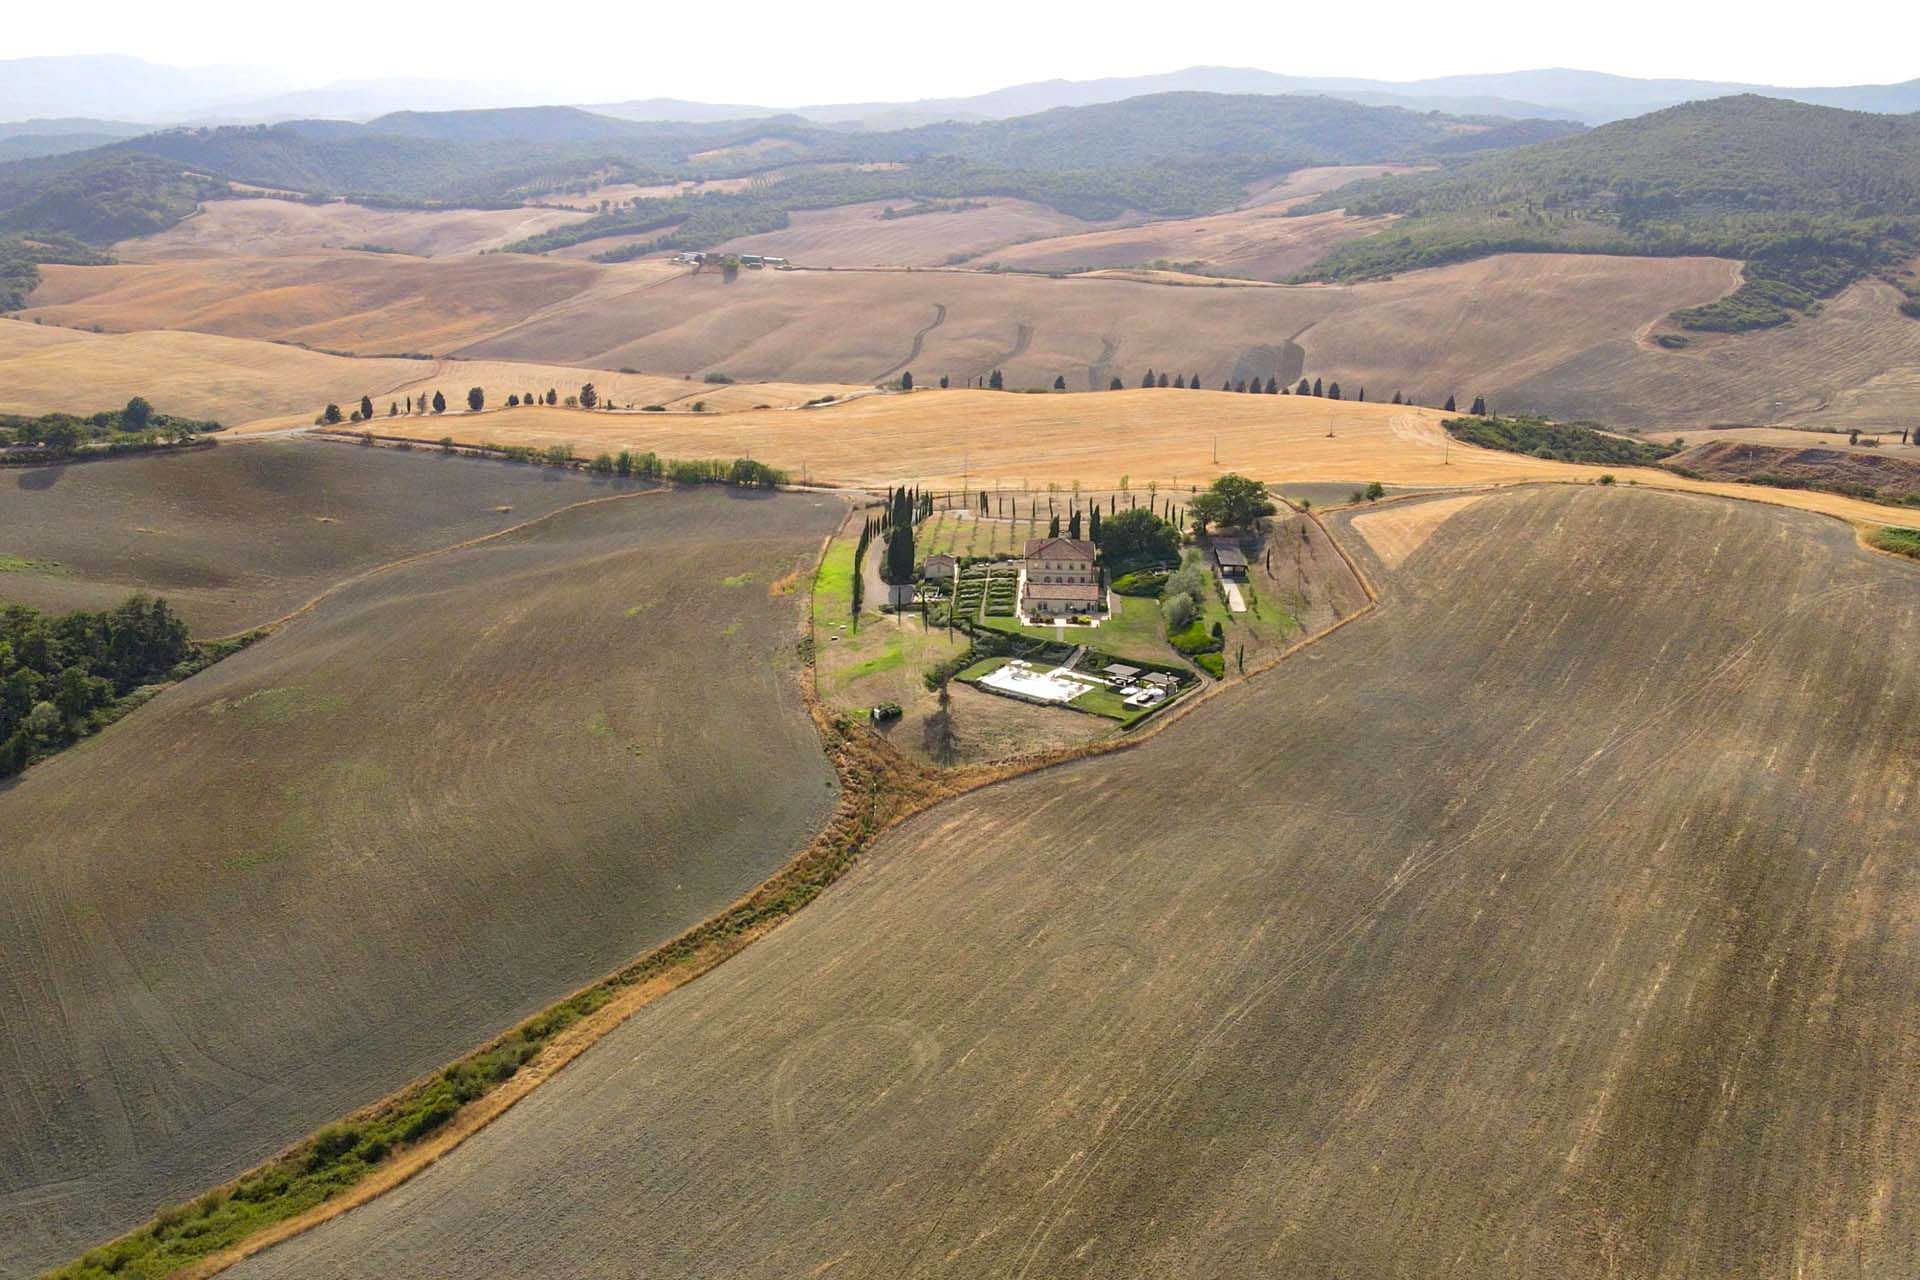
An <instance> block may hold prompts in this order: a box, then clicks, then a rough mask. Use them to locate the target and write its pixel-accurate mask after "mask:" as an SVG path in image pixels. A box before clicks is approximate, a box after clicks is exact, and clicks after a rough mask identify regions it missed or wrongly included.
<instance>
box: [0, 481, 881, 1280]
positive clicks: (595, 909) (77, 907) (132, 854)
mask: <svg viewBox="0 0 1920 1280" xmlns="http://www.w3.org/2000/svg"><path fill="white" fill-rule="evenodd" d="M276 447H280V448H302V449H306V450H309V451H311V450H326V451H328V452H329V453H331V454H337V455H339V456H341V457H344V458H346V459H350V460H359V463H358V465H359V466H360V467H361V469H362V470H363V471H372V470H373V469H375V468H378V469H379V470H382V471H384V470H386V469H387V468H389V467H392V466H394V465H395V464H400V463H406V462H407V461H408V460H407V459H405V458H400V457H396V456H395V455H393V454H391V453H385V452H378V453H376V452H375V451H362V450H357V449H352V448H349V447H345V446H337V445H327V446H323V445H317V444H306V445H300V446H293V445H286V446H265V445H263V446H246V448H247V449H249V450H252V451H256V452H264V451H266V450H268V449H271V448H276ZM233 452H236V453H238V452H241V449H240V448H235V449H234V450H233ZM182 461H186V460H182ZM116 465H117V464H100V466H99V469H101V470H107V469H110V468H112V467H114V466H116ZM435 465H443V466H444V467H445V468H447V469H448V470H449V471H454V470H458V471H462V472H464V473H466V474H468V475H469V476H470V483H471V484H472V485H473V487H474V488H475V489H479V488H484V487H485V486H486V485H487V484H488V482H489V480H490V478H491V477H493V476H494V475H495V470H496V469H495V468H494V467H492V466H491V465H489V464H484V463H476V462H471V461H466V460H461V459H444V460H438V461H437V462H436V463H435ZM538 482H539V483H541V484H544V485H546V486H547V487H549V488H550V489H552V490H553V491H554V492H555V493H556V494H559V495H564V496H565V497H566V498H569V499H572V500H580V499H588V498H593V497H596V496H604V495H607V494H608V493H610V492H612V491H611V490H609V489H608V488H607V487H605V486H596V485H592V484H589V483H588V482H587V481H586V480H585V478H584V477H580V476H576V475H555V474H553V473H547V474H546V475H544V476H540V477H538ZM156 483H157V482H156ZM336 496H337V495H336ZM367 496H369V497H370V496H371V495H367ZM397 501H398V503H399V504H401V505H404V504H405V503H406V501H407V498H406V496H405V495H404V494H402V495H399V496H398V499H397ZM843 513H844V507H843V505H842V504H841V503H839V502H838V501H837V500H835V499H831V498H827V497H823V496H806V495H771V494H763V495H759V496H748V495H745V494H741V493H739V492H735V491H722V490H718V489H705V490H698V491H692V492H671V493H639V494H637V496H628V497H624V498H616V499H615V500H613V501H609V502H603V503H600V504H597V505H594V506H589V507H579V508H573V509H571V510H568V511H565V512H563V513H561V514H557V515H555V516H553V517H552V518H550V519H548V520H546V521H543V522H541V523H538V524H535V525H533V526H531V527H529V528H526V529H524V530H522V531H520V532H517V533H513V534H510V535H508V536H506V537H502V538H498V539H494V540H492V541H487V542H482V543H479V544H476V545H473V546H469V547H466V548H464V549H458V550H451V551H448V552H446V553H444V554H441V555H437V556H433V557H431V558H428V559H425V560H421V561H418V562H416V563H413V564H410V565H408V566H406V567H402V568H398V569H395V570H394V571H392V572H389V573H384V574H380V575H378V576H375V577H370V578H366V579H364V580H362V581H360V582H359V583H358V584H356V585H352V586H349V587H346V588H344V589H342V590H340V591H338V592H336V593H335V594H333V595H331V596H329V597H328V598H327V599H326V600H325V601H324V602H322V603H321V604H319V605H318V606H317V607H315V608H314V609H312V610H311V611H310V612H308V613H306V614H304V615H302V616H300V617H299V618H297V619H295V620H294V621H292V622H290V623H288V624H287V625H286V626H285V628H284V629H283V630H281V631H279V632H277V633H276V634H274V635H273V636H271V637H270V638H268V639H266V640H264V641H262V642H260V643H258V644H256V645H255V646H253V647H252V648H250V649H248V650H246V651H244V652H243V653H240V654H238V655H236V656H234V657H232V658H229V659H227V660H226V661H224V662H222V663H220V664H219V665H217V666H216V667H214V668H212V669H211V670H209V671H207V672H205V673H203V674H201V675H199V676H196V677H194V678H193V679H191V680H189V681H186V682H185V683H183V684H180V685H177V686H175V687H174V688H172V689H170V690H168V691H167V692H165V693H163V694H162V695H161V696H160V697H158V698H157V699H155V700H154V701H153V702H151V703H149V704H148V705H147V706H145V707H143V708H141V709H140V710H139V711H138V712H136V713H135V714H134V715H132V716H130V717H128V718H127V719H125V720H122V721H121V722H119V723H118V724H116V725H114V726H112V727H111V728H109V729H107V730H106V731H105V732H103V733H101V734H100V735H99V736H97V737H94V738H91V739H88V740H87V741H86V742H85V743H83V744H82V745H80V746H78V747H75V748H73V749H71V750H69V751H67V752H65V753H63V754H61V755H59V756H57V757H55V758H54V759H52V760H50V761H48V762H47V763H45V764H42V765H39V766H37V767H35V768H34V769H32V770H30V771H29V772H28V773H27V774H26V775H25V776H24V777H23V778H21V779H20V780H19V781H18V782H16V783H14V784H12V785H11V786H9V787H8V788H6V790H5V793H4V794H0V880H3V881H4V883H5V884H6V886H7V891H6V892H5V893H4V894H0V1027H5V1028H6V1029H7V1034H6V1035H5V1036H4V1037H0V1060H3V1061H4V1064H5V1070H4V1071H0V1116H5V1117H6V1123H4V1124H0V1274H4V1275H7V1276H10V1277H11V1276H23V1275H27V1274H32V1273H33V1272H35V1271H37V1270H38V1269H39V1268H40V1267H41V1266H44V1265H47V1264H51V1263H53V1262H56V1261H59V1260H60V1259H62V1258H63V1257H66V1256H71V1255H73V1254H76V1253H78V1252H79V1251H80V1250H81V1249H83V1248H85V1247H87V1246H88V1245H90V1244H92V1243H94V1242H96V1241H98V1240H99V1239H101V1238H103V1237H105V1236H107V1235H110V1234H113V1233H116V1232H119V1231H122V1230H126V1229H128V1228H131V1227H132V1226H134V1225H135V1224H137V1223H138V1222H139V1221H141V1220H142V1219H144V1218H145V1217H147V1216H148V1215H149V1214H150V1213H152V1212H153V1210H154V1209H155V1207H156V1206H158V1205H161V1204H163V1203H167V1202H171V1201H176V1200H180V1199H183V1198H186V1197H188V1196H190V1195H192V1194H195V1193H197V1192H198V1191H199V1190H201V1189H202V1188H204V1187H206V1186H208V1185H211V1184H213V1183H216V1182H219V1181H222V1180H224V1179H225V1178H228V1177H230V1176H232V1175H233V1174H234V1173H236V1172H238V1171H239V1170H241V1169H243V1168H245V1167H247V1166H249V1165H251V1164H253V1163H255V1162H257V1161H259V1160H260V1159H261V1158H263V1157H265V1156H267V1155H269V1154H271V1153H272V1152H274V1151H275V1150H277V1149H279V1148H280V1147H281V1146H282V1145H284V1144H285V1143H287V1142H288V1141H290V1140H292V1139H294V1138H296V1137H299V1136H301V1135H304V1134H306V1133H307V1132H309V1131H310V1130H312V1129H313V1128H314V1127H315V1126H317V1125H319V1124H321V1123H323V1122H325V1121H328V1120H330V1119H332V1118H334V1117H335V1116H337V1115H339V1114H342V1113H344V1112H346V1111H349V1110H351V1109H353V1108H354V1107H356V1106H359V1105H361V1104H364V1103H367V1102H370V1101H372V1100H374V1099H376V1098H378V1097H381V1096H383V1095H384V1094H386V1093H388V1092H389V1091H391V1090H393V1089H394V1088H396V1087H398V1086H399V1085H401V1084H402V1083H404V1082H405V1081H407V1080H409V1079H411V1078H413V1077H414V1076H416V1075H417V1074H419V1073H421V1072H423V1071H428V1070H431V1069H433V1068H435V1067H437V1066H439V1065H440V1064H442V1063H444V1062H446V1061H448V1060H449V1059H451V1058H453V1057H455V1056H457V1055H458V1054H460V1053H462V1052H464V1051H465V1050H466V1049H468V1048H470V1047H471V1046H472V1045H474V1044H477V1043H479V1042H481V1041H483V1040H485V1039H487V1038H488V1037H490V1036H492V1035H493V1034H495V1033H497V1032H498V1031H500V1030H502V1029H503V1028H505V1027H506V1026H508V1025H510V1024H511V1023H513V1022H514V1021H516V1020H518V1019H519V1018H522V1017H524V1016H526V1015H527V1014H529V1013H531V1012H533V1011H534V1010H537V1009H540V1008H542V1007H544V1006H545V1005H547V1004H549V1003H551V1002H552V1001H554V1000H556V999H558V998H560V997H562V996H564V995H565V994H567V993H568V992H569V991H571V990H573V989H574V988H576V987H577V986H579V985H581V984H583V983H585V982H587V981H589V980H591V979H593V978H595V977H597V976H598V975H600V974H601V973H602V972H604V971H606V970H608V969H610V968H612V967H613V966H615V965H616V964H618V963H620V962H622V961H624V960H626V959H627V958H629V957H631V956H633V955H635V954H637V953H639V952H641V951H643V950H645V949H647V948H649V947H651V946H654V945H656V944H658V943H660V942H661V941H663V940H665V939H666V938H668V937H671V936H672V935H674V934H675V933H677V932H679V931H680V930H682V929H684V928H686V927H687V926H689V925H691V924H693V923H694V922H696V921H698V920H700V919H702V918H704V917H705V916H707V915H709V914H710V913H712V912H714V911H716V910H718V909H719V908H721V907H723V906H724V905H726V904H727V903H728V902H730V901H731V900H733V899H734V898H735V897H736V896H737V895H739V894H740V893H741V892H743V891H744V890H746V889H747V888H749V887H750V886H752V885H754V884H757V883H758V882H759V881H761V880H762V879H764V878H765V877H766V876H767V875H768V874H770V873H771V872H772V871H773V870H774V869H775V868H776V867H778V866H780V865H781V864H782V863H784V862H785V861H786V860H787V859H788V858H789V857H791V856H792V855H793V853H794V852H795V851H796V850H798V849H799V848H800V847H801V846H802V845H804V844H805V842H806V841H807V839H808V838H809V837H810V836H811V835H812V834H813V831H814V829H815V828H816V826H817V825H818V823H819V822H820V821H821V820H822V819H823V817H824V816H825V814H826V812H827V810H828V808H829V807H830V805H831V802H832V800H833V796H834V790H833V774H832V771H831V770H830V769H829V768H828V766H827V764H826V762H825V760H824V759H823V757H822V755H821V752H820V749H819V743H818V740H817V737H816V735H815V733H814V730H813V726H812V724H811V722H810V721H809V720H808V719H807V717H806V716H805V714H803V712H802V710H801V706H800V701H799V697H798V688H797V683H796V663H797V659H796V657H795V645H794V641H795V636H796V625H797V620H798V619H797V611H798V610H799V608H800V607H801V606H802V604H803V603H804V601H803V598H802V597H799V596H794V595H790V594H786V595H781V594H774V593H772V592H771V591H770V589H769V587H770V584H771V583H773V582H775V581H776V580H778V579H779V578H781V577H782V576H784V575H786V574H788V573H790V572H792V571H793V570H794V569H795V568H796V566H799V565H801V564H803V563H805V562H808V561H810V559H811V557H812V555H813V554H814V552H815V551H816V549H817V548H818V545H819V542H820V539H821V537H822V536H823V535H824V533H825V532H826V531H827V530H828V529H830V528H832V527H833V526H834V525H835V524H837V523H838V522H839V519H840V517H841V515H842V514H843ZM9 523H10V522H9ZM233 533H234V536H235V538H236V540H237V539H240V538H245V537H247V536H248V528H247V525H246V522H245V521H243V520H236V521H235V524H234V529H233ZM251 537H252V541H253V543H254V544H255V545H266V544H271V543H272V542H273V541H275V540H276V529H275V527H274V526H273V525H272V523H271V522H270V521H269V522H267V523H263V524H261V525H259V527H257V528H255V529H253V530H252V533H251ZM721 726H724V729H725V731H724V732H719V731H717V730H718V728H719V727H721Z"/></svg>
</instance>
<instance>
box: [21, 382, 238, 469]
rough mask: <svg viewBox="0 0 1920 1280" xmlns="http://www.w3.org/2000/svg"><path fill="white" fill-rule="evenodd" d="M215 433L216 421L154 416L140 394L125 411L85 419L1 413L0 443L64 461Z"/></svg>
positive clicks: (113, 410) (58, 414)
mask: <svg viewBox="0 0 1920 1280" xmlns="http://www.w3.org/2000/svg"><path fill="white" fill-rule="evenodd" d="M218 430H220V424H219V423H217V422H210V421H203V420H201V419H198V418H180V417H175V416H173V415H171V414H165V413H156V412H155V411H154V408H153V406H152V405H151V404H149V403H147V401H146V399H145V397H142V396H135V397H133V398H132V399H131V400H129V401H127V404H126V407H125V408H123V409H104V410H102V411H100V412H99V413H93V414H87V415H85V416H81V415H79V414H72V413H43V414H39V415H37V416H27V415H23V414H12V413H6V414H0V445H39V446H41V448H42V450H43V451H44V452H47V453H53V454H57V455H60V456H63V457H64V456H67V455H69V454H73V453H76V452H78V451H80V450H82V449H86V448H91V447H96V446H97V447H103V448H105V449H106V450H108V451H116V450H117V451H119V452H126V451H128V450H129V449H132V448H135V447H152V446H155V445H160V444H168V443H179V442H181V441H184V440H187V439H190V438H191V437H193V436H195V435H197V434H199V433H200V432H203V431H218Z"/></svg>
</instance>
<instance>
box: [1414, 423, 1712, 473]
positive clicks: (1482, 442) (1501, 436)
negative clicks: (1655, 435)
mask: <svg viewBox="0 0 1920 1280" xmlns="http://www.w3.org/2000/svg"><path fill="white" fill-rule="evenodd" d="M1442 425H1443V426H1445V427H1446V429H1447V430H1448V431H1449V432H1450V433H1452V435H1453V438H1454V439H1456V440H1462V441H1465V442H1466V443H1467V444H1472V445H1478V446H1480V447H1481V448H1483V449H1499V450H1501V451H1502V452H1505V453H1524V454H1528V455H1530V456H1532V457H1535V458H1551V459H1553V460H1554V461H1556V462H1593V463H1603V464H1609V465H1614V466H1633V465H1647V464H1651V463H1655V462H1659V461H1660V460H1661V459H1663V458H1670V457H1672V456H1673V455H1674V454H1676V453H1678V452H1680V449H1681V446H1679V445H1676V444H1657V443H1654V442H1652V441H1647V440H1629V439H1626V438H1625V437H1622V436H1614V435H1608V434H1606V433H1605V432H1603V431H1596V430H1594V429H1593V428H1591V427H1583V426H1577V425H1575V424H1572V423H1564V422H1548V421H1547V420H1546V419H1545V418H1534V417H1513V418H1500V417H1491V418H1449V419H1447V420H1446V422H1445V423H1443V424H1442Z"/></svg>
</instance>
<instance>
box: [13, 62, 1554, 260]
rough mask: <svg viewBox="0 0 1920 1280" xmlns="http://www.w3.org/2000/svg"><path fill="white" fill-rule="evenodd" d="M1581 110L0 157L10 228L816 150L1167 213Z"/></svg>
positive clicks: (550, 111)
mask: <svg viewBox="0 0 1920 1280" xmlns="http://www.w3.org/2000/svg"><path fill="white" fill-rule="evenodd" d="M1573 128H1577V126H1570V125H1567V124H1564V123H1558V122H1547V121H1519V122H1516V121H1511V120H1505V119H1501V118H1491V117H1490V118H1469V117H1454V116H1444V115H1438V114H1433V113H1417V112H1410V111H1402V110H1398V109H1395V108H1384V107H1367V106H1361V105H1358V104H1356V103H1350V102H1341V101H1336V100H1333V99H1327V98H1306V97H1301V98H1286V97H1268V96H1256V95H1248V96H1228V95H1218V94H1199V93H1178V94H1161V95H1155V96H1153V97H1147V98H1136V99H1132V100H1130V101H1127V102H1118V103H1108V104H1103V105H1101V106H1097V107H1084V108H1061V109H1058V110H1055V111H1049V112H1046V113H1043V114H1041V115H1038V116H1032V117H1025V118H1021V119H1015V120H1006V121H995V122H991V123H986V124H949V125H939V126H932V127H928V128H920V129H907V130H899V131H894V132H883V133H854V132H847V131H842V130H835V129H830V128H826V127H823V126H820V125H816V124H810V123H808V122H806V121H804V120H801V119H799V118H798V117H791V116H789V117H774V118H770V119H764V120H744V121H727V122H719V123H707V124H685V123H680V124H662V123H636V122H633V121H626V120H616V119H613V118H611V117H607V116H600V115H595V114H594V113H592V112H587V111H580V110H578V109H575V108H571V107H539V108H525V109H510V110H501V111H457V112H435V113H419V112H404V113H399V114H396V115H391V116H385V117H382V118H380V119H378V120H374V121H372V122H370V123H368V124H364V125H360V124H348V123H343V122H335V121H297V122H293V123H289V124H282V125H275V126H252V127H234V128H219V129H176V130H169V131H166V132H162V133H156V134H150V135H147V136H145V137H141V138H135V139H130V140H128V141H125V142H120V143H116V144H113V145H111V146H106V147H99V148H95V149H93V150H90V151H82V152H78V153H75V154H72V155H65V156H55V157H50V158H45V159H41V160H35V161H29V162H23V163H19V164H5V165H0V232H6V231H12V232H41V231H66V232H70V233H72V234H74V235H78V236H81V237H83V238H85V239H88V240H91V241H93V242H96V243H106V242H109V241H111V240H114V239H118V238H121V237H125V236H130V235H138V234H142V233H145V232H148V231H152V230H155V229H157V227H158V226H164V225H167V223H169V222H170V221H173V220H176V219H178V218H180V217H183V216H185V214H186V213H187V212H190V211H191V209H192V207H193V203H194V201H195V200H197V199H201V198H206V197H207V196H209V195H212V194H215V193H216V192H217V191H218V190H219V188H220V187H221V186H222V185H223V182H222V181H221V180H226V179H231V180H235V181H239V182H243V183H248V184H253V185H258V186H263V187H272V188H283V189H288V190H292V191H298V192H303V193H310V194H313V195H316V196H335V195H347V196H352V197H354V198H356V199H362V200H366V201H368V202H371V203H412V204H419V203H448V204H464V205H489V204H496V205H497V204H509V203H518V202H520V201H522V200H524V199H527V198H529V197H533V198H537V197H539V196H540V195H542V194H544V193H547V192H551V191H556V190H561V189H566V188H569V187H581V186H583V185H584V183H585V181H586V180H587V179H588V178H589V177H590V176H597V177H601V178H613V179H618V180H627V181H636V182H642V183H650V182H659V181H666V180H670V179H674V178H683V177H684V178H712V177H732V176H738V175H742V174H753V173H764V172H767V171H770V170H775V169H779V170H781V171H783V172H784V173H786V174H788V175H791V174H793V173H795V172H806V171H807V168H808V166H814V167H816V172H814V173H813V174H812V179H813V180H812V182H811V185H810V187H809V188H808V190H806V191H805V192H804V193H800V192H796V193H795V194H796V196H797V197H798V198H802V199H805V200H807V201H810V202H812V203H813V204H816V205H817V204H819V203H826V204H834V203H840V202H842V201H841V199H840V197H841V196H842V195H844V197H845V199H848V200H853V199H869V198H880V197H892V196H912V195H916V194H928V195H949V194H954V195H965V194H975V193H976V190H977V191H978V192H979V193H991V192H1001V193H1011V194H1023V195H1030V196H1032V197H1033V198H1035V199H1038V200H1042V201H1045V202H1048V203H1060V204H1061V205H1062V207H1066V208H1068V209H1069V211H1071V212H1079V213H1086V214H1106V213H1114V212H1118V211H1120V210H1121V209H1125V208H1138V209H1143V210H1146V211H1149V212H1155V213H1162V214H1168V215H1174V214H1184V213H1198V212H1204V211H1207V210H1210V209H1214V208H1219V207H1221V206H1222V205H1224V204H1228V203H1231V202H1232V201H1233V200H1235V199H1237V198H1238V197H1239V195H1240V193H1241V185H1242V184H1243V183H1244V182H1246V181H1248V180H1250V179H1251V178H1255V177H1261V176H1266V175H1269V174H1272V173H1275V172H1279V171H1283V170H1287V169H1293V168H1297V167H1300V166H1302V165H1309V164H1326V163H1340V162H1348V161H1379V160H1400V159H1419V158H1432V157H1437V156H1447V155H1453V154H1457V153H1459V152H1461V151H1463V150H1475V149H1480V148H1487V147H1505V146H1514V145H1518V144H1521V143H1525V142H1529V141H1534V140H1537V139H1539V138H1542V137H1556V136H1560V135H1562V134H1564V133H1566V132H1568V131H1569V130H1570V129H1573ZM876 162H883V163H890V164H898V165H904V166H906V167H905V168H904V169H895V170H891V171H888V176H885V177H879V176H875V175H874V174H873V173H871V172H869V173H866V174H859V175H857V176H855V175H848V176H845V177H843V178H841V179H838V180H835V179H831V178H829V177H827V176H826V173H823V172H819V171H817V167H819V166H825V165H832V164H840V165H851V164H861V163H876ZM827 172H832V171H827ZM836 182H837V183H838V185H839V187H844V188H845V190H844V191H840V190H839V189H838V187H836ZM876 185H878V186H880V187H884V188H885V189H884V190H875V188H876ZM89 201H91V202H92V203H93V205H94V206H95V207H92V208H89V207H88V206H89ZM799 207H805V206H799Z"/></svg>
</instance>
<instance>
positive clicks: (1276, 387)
mask: <svg viewBox="0 0 1920 1280" xmlns="http://www.w3.org/2000/svg"><path fill="white" fill-rule="evenodd" d="M1279 391H1280V381H1279V379H1277V378H1273V377H1269V378H1268V379H1267V394H1268V395H1270V396H1271V395H1277V394H1278V393H1279Z"/></svg>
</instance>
